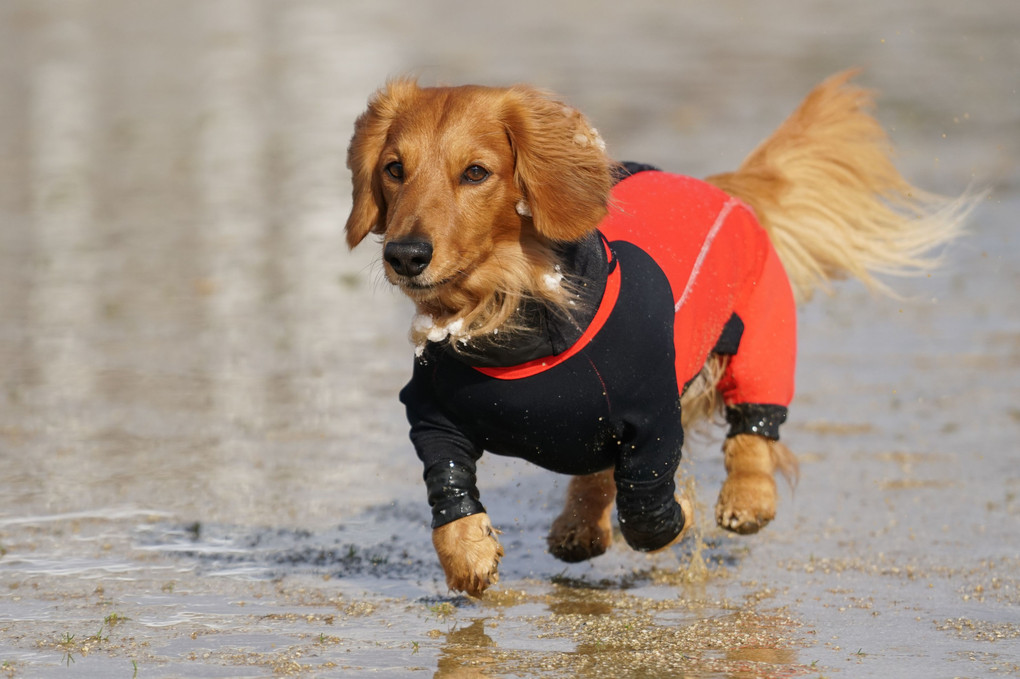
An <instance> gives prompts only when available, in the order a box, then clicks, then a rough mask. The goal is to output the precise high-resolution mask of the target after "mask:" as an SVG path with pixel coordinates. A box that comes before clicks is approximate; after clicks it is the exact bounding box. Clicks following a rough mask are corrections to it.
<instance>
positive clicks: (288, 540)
mask: <svg viewBox="0 0 1020 679" xmlns="http://www.w3.org/2000/svg"><path fill="white" fill-rule="evenodd" d="M1017 35H1020V13H1018V12H1017V11H1016V9H1015V7H1014V3H1013V1H1012V0H999V1H989V2H982V3H970V4H967V5H964V4H963V3H949V2H934V3H933V2H921V1H920V0H911V1H909V2H901V3H887V2H879V1H878V0H867V1H865V2H859V3H853V4H847V3H835V2H828V1H827V2H820V3H819V2H807V1H806V0H805V1H784V2H780V3H769V4H767V5H765V4H762V5H760V6H759V5H758V4H751V3H746V4H741V3H712V4H709V3H696V4H694V5H689V4H686V3H685V4H682V5H680V4H677V5H676V6H674V5H672V4H668V3H655V2H643V1H642V2H633V3H602V2H595V3H549V2H545V3H542V2H533V1H532V0H526V1H521V2H517V3H514V4H513V6H512V7H508V8H500V9H497V7H496V6H495V5H488V4H480V5H477V6H471V7H469V6H464V5H462V4H461V3H453V2H448V1H445V0H444V1H443V2H437V3H419V4H413V5H411V4H404V3H400V4H397V3H389V2H344V3H332V2H326V1H324V0H323V1H315V0H302V1H300V2H297V1H296V2H288V3H270V2H264V3H263V2H244V1H239V2H223V1H219V0H210V1H204V2H200V1H198V0H194V1H186V2H155V1H152V2H132V1H129V0H94V1H88V0H81V1H77V2H37V1H30V0H12V1H10V2H6V3H4V4H3V5H2V6H0V82H2V83H3V87H2V88H0V319H2V322H0V464H2V473H0V677H103V678H106V677H273V676H300V677H334V676H343V677H370V676H371V677H376V676H384V677H404V676H408V677H410V676H433V677H451V678H452V677H489V676H491V677H609V676H611V677H634V678H638V677H641V678H646V677H671V676H688V677H717V676H734V677H745V676H746V677H750V676H807V677H819V676H847V677H901V676H902V677H907V676H910V677H989V676H1017V675H1020V591H1018V586H1020V582H1018V580H1020V538H1018V536H1020V500H1018V494H1020V471H1018V470H1020V466H1018V464H1017V450H1018V449H1017V445H1016V443H1015V441H1016V440H1017V438H1018V435H1020V399H1018V398H1017V397H1018V395H1020V389H1018V387H1017V385H1018V384H1020V294H1018V291H1020V275H1018V273H1017V271H1018V269H1017V266H1016V264H1015V259H1016V257H1017V256H1018V254H1020V242H1018V240H1017V239H1018V236H1017V232H1016V228H1015V226H1016V218H1017V215H1018V214H1020V181H1018V180H1020V172H1018V167H1017V158H1020V135H1018V134H1017V130H1020V94H1018V92H1017V86H1018V80H1017V76H1016V74H1017V72H1018V68H1020V42H1018V39H1017V37H1016V36H1017ZM851 65H862V66H865V67H867V70H866V72H865V74H864V75H863V76H862V81H863V82H865V83H866V84H867V85H869V86H874V87H876V88H877V89H879V90H881V91H882V92H883V97H882V99H881V103H880V108H879V117H880V118H881V120H882V121H883V123H884V124H885V125H886V126H887V127H888V128H889V129H890V130H891V134H892V137H893V139H894V140H895V142H896V145H897V148H898V150H899V160H900V165H901V167H902V168H903V170H904V171H905V173H906V174H907V175H908V176H909V177H910V178H911V179H912V180H914V181H915V182H916V183H918V184H920V185H922V186H925V187H929V188H932V189H935V190H939V191H943V192H947V193H958V192H960V191H963V190H964V189H966V188H967V187H968V186H970V185H972V184H975V185H979V186H989V187H991V188H992V193H991V194H990V195H989V197H988V198H987V199H986V200H985V201H983V202H982V204H981V205H980V206H979V208H978V209H977V210H976V211H975V213H974V216H973V219H972V224H971V230H970V233H969V235H968V236H967V237H966V238H965V239H963V240H962V241H961V242H959V243H957V244H956V245H955V246H953V247H952V248H951V249H950V250H949V251H948V252H947V254H946V261H945V267H944V269H943V271H942V272H940V273H939V274H937V275H934V276H932V277H921V278H915V279H908V280H903V281H897V282H895V287H896V289H897V290H898V291H899V292H900V294H901V297H900V298H899V299H890V298H883V297H876V296H874V295H871V294H870V293H868V292H867V291H865V290H864V289H863V288H862V287H861V286H860V285H857V284H854V283H847V284H840V285H838V286H836V290H835V293H836V294H835V295H833V296H832V297H830V298H826V297H825V296H821V297H819V298H818V299H815V300H814V301H812V302H811V303H810V304H808V305H807V306H806V307H805V308H804V309H803V313H802V316H801V318H802V323H801V328H800V338H801V339H800V367H799V372H798V395H797V398H796V400H795V402H794V404H793V407H792V409H791V417H790V422H789V423H788V424H787V425H786V427H785V429H784V440H785V441H786V442H787V443H788V444H789V445H790V446H791V447H792V448H793V449H794V450H795V451H796V452H797V453H798V454H799V456H800V460H801V479H800V484H799V485H798V487H797V488H796V490H795V491H791V490H789V489H783V491H782V496H781V505H780V512H779V517H778V518H777V520H776V521H775V522H774V523H773V524H772V525H771V526H769V527H768V528H767V529H766V530H765V531H763V532H762V533H761V534H759V535H755V536H750V537H732V536H730V535H727V534H724V533H722V532H721V531H719V530H718V529H716V528H715V527H714V525H713V522H712V520H711V516H710V514H711V511H710V508H711V507H712V506H713V504H714V501H715V493H716V492H717V490H718V487H719V484H720V483H721V480H722V476H723V469H722V463H721V455H720V453H719V450H718V448H719V444H720V440H719V436H720V432H721V429H718V428H717V429H715V430H712V431H709V432H708V433H706V434H704V435H702V436H700V437H694V438H693V439H692V440H691V441H690V444H689V446H688V450H687V451H686V453H685V461H684V464H683V472H684V483H685V484H686V485H687V487H688V489H689V490H690V491H691V492H692V493H693V495H694V497H695V498H696V499H697V501H698V504H699V510H700V511H699V516H698V523H697V531H695V535H694V536H692V538H691V539H690V540H688V541H687V542H686V543H684V544H683V545H681V546H679V547H677V548H675V549H673V550H672V551H670V552H668V553H666V554H660V555H655V556H644V555H641V554H637V553H635V552H631V551H629V550H628V549H626V548H625V547H623V546H622V545H621V544H619V541H618V544H617V545H616V546H614V547H613V548H612V549H611V550H610V552H609V553H608V554H606V555H605V556H603V557H600V558H598V559H595V560H593V561H591V562H589V563H584V564H577V565H570V566H568V565H565V564H562V563H559V562H557V561H556V560H554V559H553V558H552V557H551V556H549V555H548V554H547V553H546V552H545V545H544V536H545V533H546V530H547V528H548V524H549V521H550V520H551V518H552V517H553V516H554V515H555V512H556V511H557V504H558V503H559V502H560V497H561V494H562V492H563V490H564V487H565V480H564V479H562V478H558V477H556V476H554V475H551V474H548V473H545V472H542V471H541V470H538V469H536V468H534V467H531V466H528V465H525V464H523V463H519V462H517V461H514V460H506V459H499V458H496V457H493V456H487V457H486V458H484V462H483V464H482V466H481V470H480V487H481V489H482V493H483V499H484V501H485V503H486V506H487V507H488V509H489V512H490V514H491V515H492V517H493V520H494V521H495V522H496V523H497V524H498V526H499V527H500V528H501V529H502V530H503V535H502V539H503V543H504V545H505V547H506V551H507V556H506V558H505V560H504V562H503V568H502V578H501V581H500V583H499V585H498V586H497V587H496V588H494V589H493V590H491V591H490V592H489V593H487V594H486V595H485V596H484V597H483V598H481V599H468V598H465V597H458V596H453V595H451V594H450V593H449V592H448V591H447V590H446V588H445V586H444V584H443V578H442V573H441V572H440V569H439V567H438V565H437V563H436V561H435V558H434V555H433V553H432V548H431V543H430V537H429V530H428V521H429V514H428V508H427V506H426V502H425V495H424V488H423V487H422V484H421V481H420V468H419V464H418V462H417V460H416V459H415V457H414V453H413V451H412V450H411V447H410V444H409V442H408V441H407V436H406V425H405V423H404V419H403V413H402V411H401V408H400V406H399V404H398V403H397V401H396V392H397V390H398V389H399V388H400V387H401V385H402V384H403V383H404V381H405V380H406V379H407V377H408V375H409V372H410V366H411V360H412V358H411V357H412V349H411V346H410V345H409V344H408V342H407V339H406V333H407V328H408V323H409V319H410V315H411V309H410V307H409V305H408V304H407V302H406V301H404V300H402V299H401V298H400V297H399V296H398V295H397V294H395V293H394V292H393V291H391V290H390V289H389V288H388V286H387V285H385V283H384V282H383V281H382V279H381V276H380V272H379V268H378V265H377V264H375V263H374V261H375V260H374V253H373V252H371V248H370V247H364V248H361V249H360V250H359V251H356V252H355V253H353V254H348V253H347V252H346V251H345V247H344V245H343V239H342V225H343V221H344V219H345V218H346V212H347V210H348V209H349V205H350V203H349V196H348V191H349V179H348V176H347V174H346V170H345V168H344V154H345V150H346V145H347V141H348V139H349V135H350V131H351V125H352V122H353V119H354V117H355V116H356V115H357V114H358V113H359V112H360V110H361V109H362V108H363V106H364V103H365V100H366V98H367V96H368V94H369V93H370V92H371V91H372V90H373V89H374V88H375V87H377V86H379V85H380V84H381V83H382V82H384V80H385V79H386V77H387V76H390V75H393V74H399V73H407V72H414V73H418V74H420V75H421V77H422V78H423V79H424V80H426V81H428V82H485V83H490V84H498V83H508V82H513V81H528V82H532V83H536V84H539V85H542V86H545V87H548V88H551V89H554V90H557V91H559V92H561V93H563V94H564V95H565V96H566V97H567V98H568V99H569V100H570V101H571V102H572V103H574V104H575V105H577V106H578V107H580V108H581V109H583V110H585V111H586V112H587V113H588V114H589V115H590V117H591V118H592V119H593V121H594V122H595V124H596V125H597V126H598V127H599V129H600V131H601V132H602V134H603V136H604V137H605V139H606V140H607V143H608V144H609V148H610V151H611V152H612V153H614V154H615V155H617V156H618V157H624V158H632V159H635V160H641V161H645V162H650V163H655V164H659V165H661V166H663V167H666V168H668V169H672V170H676V171H681V172H686V173H689V174H693V175H704V174H708V173H710V172H715V171H720V170H724V169H728V168H731V167H733V166H734V165H735V164H736V163H737V162H738V161H739V159H740V158H741V157H742V155H743V154H744V153H746V152H747V151H749V150H750V149H751V148H752V147H753V146H754V145H755V143H757V141H758V140H759V139H760V138H762V137H763V136H764V135H765V134H766V133H767V132H768V131H769V130H771V129H772V128H774V127H775V126H776V125H777V124H778V123H779V121H780V120H781V119H782V117H783V116H784V115H785V114H786V113H788V112H789V111H791V110H792V108H793V106H794V105H795V104H796V103H797V102H798V101H799V99H800V97H801V96H803V94H804V93H805V92H806V91H807V90H808V89H809V88H810V87H811V86H812V85H813V84H814V83H816V82H817V81H819V80H821V79H822V78H823V77H825V76H826V75H828V74H829V73H831V72H834V71H836V70H840V69H842V68H844V67H847V66H851Z"/></svg>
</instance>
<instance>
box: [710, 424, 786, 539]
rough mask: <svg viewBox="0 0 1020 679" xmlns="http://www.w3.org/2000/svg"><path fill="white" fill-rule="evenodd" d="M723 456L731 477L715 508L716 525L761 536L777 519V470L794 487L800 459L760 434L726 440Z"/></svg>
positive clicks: (742, 435) (725, 484) (724, 484)
mask: <svg viewBox="0 0 1020 679" xmlns="http://www.w3.org/2000/svg"><path fill="white" fill-rule="evenodd" d="M723 454H724V457H725V464H726V474H727V476H726V481H725V482H723V486H722V489H721V490H720V491H719V500H718V502H717V503H716V506H715V518H716V522H717V523H718V524H719V526H720V527H722V528H725V529H726V530H729V531H733V532H734V533H740V534H742V535H748V534H751V533H757V532H758V531H759V530H761V529H762V528H764V527H765V526H766V525H768V523H769V522H770V521H771V520H772V519H774V518H775V516H776V498H777V494H776V481H775V478H774V476H775V472H776V470H777V469H778V470H779V471H781V472H782V473H783V474H784V475H785V476H786V477H787V480H789V481H790V482H791V485H792V483H793V478H794V477H795V476H796V473H797V460H796V458H795V457H794V456H793V453H791V452H790V449H789V448H787V447H786V446H784V445H783V444H782V443H780V442H779V441H773V440H771V439H767V438H765V437H763V436H758V435H757V434H737V435H736V436H733V437H730V438H728V439H726V443H724V444H723Z"/></svg>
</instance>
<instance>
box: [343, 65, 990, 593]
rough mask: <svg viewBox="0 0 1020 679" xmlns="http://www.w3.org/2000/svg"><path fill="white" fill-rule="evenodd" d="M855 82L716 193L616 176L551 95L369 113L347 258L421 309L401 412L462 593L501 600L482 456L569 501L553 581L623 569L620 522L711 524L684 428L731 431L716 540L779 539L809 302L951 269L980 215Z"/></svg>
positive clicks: (459, 99)
mask: <svg viewBox="0 0 1020 679" xmlns="http://www.w3.org/2000/svg"><path fill="white" fill-rule="evenodd" d="M851 75H852V74H851V73H843V74H839V75H836V76H834V77H832V78H830V79H828V80H827V81H825V82H824V83H822V84H821V85H820V86H819V87H817V88H816V89H815V90H814V91H813V92H811V93H810V94H809V95H808V97H807V99H806V100H805V101H804V102H803V103H802V104H801V105H800V107H799V108H798V109H797V111H796V112H795V113H794V114H793V115H792V116H791V117H790V118H789V119H788V120H787V121H786V122H785V123H783V125H782V126H781V127H780V128H779V129H778V130H777V131H776V132H775V133H774V134H773V135H772V136H771V137H769V138H768V139H767V140H766V141H765V142H764V143H763V144H762V145H761V146H759V147H758V149H757V150H755V151H754V152H753V153H752V154H751V155H750V156H749V157H748V158H747V159H746V160H745V161H744V163H743V164H742V165H741V166H740V168H739V169H738V170H737V171H736V172H732V173H728V174H722V175H717V176H714V177H709V178H707V179H706V180H704V181H701V180H697V179H692V178H690V177H685V176H681V175H676V174H669V173H666V172H663V171H660V170H658V169H656V168H653V167H650V166H647V165H639V164H635V163H616V162H614V161H612V160H610V159H609V157H608V156H607V155H606V152H605V145H604V143H603V142H602V139H601V138H600V137H599V134H598V132H597V131H596V130H595V129H594V128H593V127H592V126H591V125H590V124H589V122H588V121H587V120H586V118H585V117H584V116H583V115H582V114H581V113H579V112H578V111H577V110H575V109H573V108H571V107H569V106H567V105H565V104H563V103H562V102H560V101H557V100H556V99H555V98H553V97H551V96H549V95H548V94H546V93H543V92H541V91H538V90H535V89H533V88H531V87H526V86H516V87H509V88H488V87H474V86H467V87H436V88H422V87H419V86H418V85H417V84H416V83H415V82H413V81H411V80H396V81H393V82H390V83H389V84H388V85H387V86H386V87H385V88H383V89H381V90H380V91H379V92H377V93H376V94H375V95H374V96H373V97H372V99H371V100H370V103H369V107H368V110H367V111H366V112H365V113H364V114H363V115H361V116H360V117H359V118H358V120H357V123H356V125H355V132H354V137H353V139H352V141H351V145H350V149H349V155H348V165H349V167H350V169H351V171H352V173H353V183H354V202H353V209H352V210H351V215H350V218H349V219H348V221H347V226H346V233H347V243H348V245H349V246H350V247H352V248H353V247H354V246H356V245H357V244H358V243H360V242H361V241H362V240H363V239H364V238H365V237H366V236H367V235H368V234H369V233H375V234H379V235H380V236H381V237H382V259H383V269H384V271H385V275H386V278H387V280H389V281H390V282H391V283H392V284H393V285H395V286H397V287H399V288H400V290H401V291H403V292H404V293H405V294H406V295H407V296H408V297H410V298H411V299H412V300H414V303H415V305H416V307H417V312H418V313H417V315H416V316H415V317H414V319H413V321H412V328H411V338H412V341H413V343H414V344H415V345H416V359H415V364H414V373H413V376H412V378H411V380H410V382H409V383H408V384H407V386H406V387H405V388H404V389H403V390H402V391H401V394H400V399H401V401H402V402H403V403H404V405H405V406H406V409H407V416H408V419H409V421H410V424H411V440H412V441H413V443H414V446H415V449H416V450H417V453H418V457H419V458H420V459H421V461H422V462H423V464H424V478H425V484H426V487H427V491H428V500H429V504H430V505H431V507H432V515H433V523H432V526H433V533H432V535H433V543H434V545H435V548H436V552H437V553H438V555H439V560H440V562H441V563H442V566H443V569H444V571H445V573H446V581H447V584H448V585H449V587H450V588H451V589H453V590H459V591H464V592H467V593H468V594H471V595H478V594H480V593H481V592H483V591H484V590H485V589H486V588H487V587H488V586H490V585H491V584H493V583H495V582H496V580H497V578H498V575H497V566H498V564H499V561H500V558H501V557H502V556H503V549H502V547H501V545H500V544H499V541H498V539H497V537H496V534H497V533H498V531H496V530H495V529H494V528H493V526H492V524H491V522H490V520H489V517H488V515H487V514H486V512H485V508H484V507H483V506H482V504H481V502H480V500H479V493H478V489H477V488H476V485H475V463H476V461H477V460H478V458H479V457H480V456H481V454H482V451H484V450H488V451H491V452H493V453H497V454H500V455H511V456H515V457H521V458H524V459H526V460H529V461H531V462H534V463H535V464H538V465H540V466H542V467H544V468H546V469H550V470H553V471H555V472H560V473H564V474H570V475H572V476H573V478H572V479H571V481H570V484H569V486H568V490H567V498H566V503H565V505H564V508H563V511H562V513H561V514H560V515H559V517H558V518H557V519H556V520H555V521H553V524H552V528H551V530H550V533H549V536H548V545H549V550H550V552H551V553H552V554H554V555H555V556H556V557H558V558H560V559H562V560H564V561H581V560H584V559H589V558H591V557H594V556H597V555H599V554H602V553H603V552H605V551H606V549H607V548H608V547H609V545H610V540H611V537H612V526H611V522H610V518H611V510H612V507H613V504H614V502H615V504H616V507H617V511H618V517H619V523H620V530H621V533H622V535H623V537H624V539H625V540H626V541H627V543H628V544H629V545H630V546H631V547H633V548H635V549H639V550H642V551H653V550H659V549H663V548H664V547H666V546H668V545H671V544H673V543H675V542H677V541H678V540H680V539H681V537H682V536H683V535H684V533H685V531H686V529H687V528H688V527H689V526H690V525H691V522H692V518H693V517H692V511H691V509H692V507H691V503H690V502H688V501H687V499H685V498H683V497H680V496H678V495H677V494H676V479H675V476H676V471H677V466H678V464H679V460H680V449H681V444H682V443H683V435H684V425H685V424H686V423H687V422H689V421H691V420H692V419H695V418H698V417H705V416H707V415H708V414H710V413H711V412H712V411H713V410H714V409H716V408H718V409H720V410H722V411H723V412H724V413H725V418H726V421H727V422H728V423H729V427H730V428H729V431H728V434H727V438H726V441H725V443H724V445H723V453H724V462H725V467H726V472H727V478H726V481H725V482H724V484H723V486H722V490H721V492H720V494H719V499H718V503H717V504H716V509H715V513H716V521H717V522H718V524H719V525H720V526H722V527H723V528H725V529H727V530H730V531H734V532H737V533H754V532H756V531H758V530H759V529H760V528H762V527H763V526H765V525H766V524H767V523H768V522H769V521H770V520H771V519H772V518H774V516H775V510H776V484H775V481H774V479H773V476H774V473H775V472H776V471H777V470H778V471H780V472H782V473H784V474H785V475H786V476H787V478H788V479H790V480H791V482H792V480H794V479H795V478H796V473H797V463H796V459H795V458H794V456H793V455H792V454H791V452H790V451H789V450H788V449H787V448H786V447H785V446H784V445H783V444H781V443H780V442H779V425H780V424H782V422H783V421H784V420H785V419H786V413H787V406H788V405H789V403H790V401H791V399H792V398H793V377H794V363H795V359H796V318H795V308H796V302H797V301H803V300H805V299H807V298H808V297H809V296H810V295H811V293H812V291H813V290H815V289H816V288H818V287H824V286H825V285H826V284H827V282H828V281H829V280H830V279H834V278H840V277H844V276H846V275H852V276H855V277H857V278H860V279H862V280H864V281H865V282H867V283H869V284H872V285H874V286H878V287H882V286H881V283H879V282H878V281H876V280H875V279H874V278H873V277H872V273H882V274H888V273H903V272H907V271H916V270H927V269H929V268H931V267H932V266H933V265H934V264H935V263H936V259H935V258H932V257H931V256H930V254H929V253H930V252H931V250H932V249H933V248H937V247H938V246H940V245H942V244H944V243H946V242H947V241H949V240H950V239H952V238H953V237H954V236H955V235H957V233H958V231H959V226H960V222H961V220H962V218H963V215H964V212H966V208H967V206H968V205H969V203H970V201H968V200H966V199H961V200H959V201H944V200H942V199H940V198H938V197H935V196H932V195H930V194H926V193H923V192H921V191H919V190H917V189H915V188H914V187H912V186H911V185H910V184H909V183H907V181H906V180H905V179H903V177H902V176H901V175H900V174H899V173H898V172H897V170H896V169H895V168H894V167H893V165H892V163H891V161H890V159H889V155H888V150H887V146H888V143H887V139H886V136H885V134H884V133H883V131H882V129H881V128H880V126H879V124H878V123H877V122H876V121H875V119H874V118H872V117H871V115H870V114H869V109H870V108H871V105H872V97H871V95H870V93H869V92H868V91H866V90H863V89H861V88H859V87H857V86H854V85H852V84H850V82H849V80H850V77H851ZM681 418H683V421H682V419H681Z"/></svg>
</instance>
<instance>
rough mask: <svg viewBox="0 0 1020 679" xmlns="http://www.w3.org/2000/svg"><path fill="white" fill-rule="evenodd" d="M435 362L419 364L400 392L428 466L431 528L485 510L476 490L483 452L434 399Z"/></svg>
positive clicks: (417, 446) (413, 436)
mask: <svg viewBox="0 0 1020 679" xmlns="http://www.w3.org/2000/svg"><path fill="white" fill-rule="evenodd" d="M434 374H435V361H434V360H429V359H428V357H426V360H425V361H420V360H416V361H415V366H414V374H413V375H412V376H411V381H410V382H408V383H407V386H405V387H404V388H403V389H402V390H401V392H400V401H401V403H403V404H404V406H405V408H406V410H407V420H408V422H409V423H410V425H411V443H413V444H414V449H415V451H416V452H417V453H418V457H419V458H420V459H421V461H422V464H423V465H424V474H423V476H424V478H425V488H426V490H427V491H428V499H429V505H430V506H431V507H432V527H433V528H439V527H440V526H442V525H444V524H447V523H450V522H451V521H456V520H457V519H461V518H464V517H465V516H470V515H472V514H479V513H482V512H484V511H485V507H483V506H482V503H481V502H480V501H479V499H478V497H479V496H478V488H477V487H476V486H475V463H476V462H477V461H478V458H479V457H481V455H482V449H481V447H480V446H479V445H477V443H475V442H474V441H472V440H471V437H470V436H469V435H468V434H467V433H466V431H465V429H464V428H463V427H461V426H458V425H457V424H455V423H454V422H453V421H452V419H451V418H450V417H449V416H448V415H447V414H446V413H445V412H444V411H443V409H442V408H441V406H440V403H439V400H438V398H437V395H436V393H435V376H434Z"/></svg>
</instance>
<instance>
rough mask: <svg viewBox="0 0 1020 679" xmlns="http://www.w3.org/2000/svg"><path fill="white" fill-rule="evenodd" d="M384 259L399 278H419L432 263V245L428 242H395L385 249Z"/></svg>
mask: <svg viewBox="0 0 1020 679" xmlns="http://www.w3.org/2000/svg"><path fill="white" fill-rule="evenodd" d="M383 259H385V260H386V263H387V264H389V265H390V266H391V267H393V271H394V272H395V273H396V274H397V275H399V276H408V277H410V276H417V275H418V274H420V273H421V272H422V271H424V270H425V267H427V266H428V265H429V262H431V261H432V243H430V242H428V241H427V240H395V241H390V242H389V243H387V244H386V247H385V248H383Z"/></svg>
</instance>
